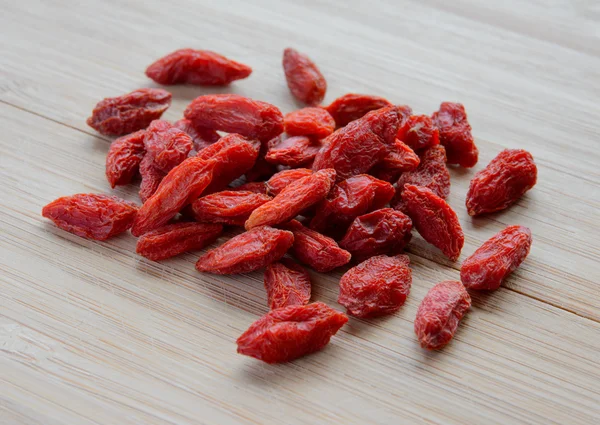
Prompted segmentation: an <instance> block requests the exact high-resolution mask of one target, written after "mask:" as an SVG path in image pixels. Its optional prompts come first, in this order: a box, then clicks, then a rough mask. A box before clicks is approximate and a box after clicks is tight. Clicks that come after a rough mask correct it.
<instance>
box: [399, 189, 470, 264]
mask: <svg viewBox="0 0 600 425" xmlns="http://www.w3.org/2000/svg"><path fill="white" fill-rule="evenodd" d="M402 200H403V201H404V205H405V211H406V214H408V216H409V217H410V218H411V219H412V221H413V224H414V225H415V228H416V229H417V231H418V232H419V234H420V235H421V236H423V239H425V240H426V241H427V242H429V243H430V244H432V245H433V246H435V247H437V248H439V249H440V250H441V251H442V252H443V253H444V255H445V256H446V257H448V258H449V259H450V260H452V261H456V260H457V259H458V257H459V256H460V251H461V250H462V247H463V245H464V243H465V237H464V234H463V231H462V227H461V226H460V222H459V221H458V217H457V216H456V213H455V212H454V210H453V209H452V208H451V207H450V205H448V204H447V203H446V201H444V200H443V199H442V198H440V197H439V196H437V195H436V194H435V193H433V192H432V191H431V190H429V189H427V188H426V187H421V186H414V185H409V184H407V185H406V186H404V192H402Z"/></svg>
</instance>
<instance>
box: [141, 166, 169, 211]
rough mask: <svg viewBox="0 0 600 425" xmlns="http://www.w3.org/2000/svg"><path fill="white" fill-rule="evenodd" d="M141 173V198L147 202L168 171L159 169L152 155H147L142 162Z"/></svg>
mask: <svg viewBox="0 0 600 425" xmlns="http://www.w3.org/2000/svg"><path fill="white" fill-rule="evenodd" d="M140 175H141V176H142V181H141V183H140V192H139V195H140V199H141V200H142V203H145V202H146V201H147V200H148V199H149V198H150V197H151V196H152V195H154V193H155V192H156V190H157V189H158V186H159V185H160V182H161V181H162V179H164V178H165V176H166V175H167V173H165V172H163V171H161V170H159V169H158V168H157V167H156V166H155V165H154V161H153V160H152V158H151V157H150V156H145V157H144V159H142V162H141V163H140Z"/></svg>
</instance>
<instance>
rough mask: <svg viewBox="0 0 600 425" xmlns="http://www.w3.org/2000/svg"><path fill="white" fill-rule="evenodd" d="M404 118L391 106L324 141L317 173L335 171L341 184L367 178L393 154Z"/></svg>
mask: <svg viewBox="0 0 600 425" xmlns="http://www.w3.org/2000/svg"><path fill="white" fill-rule="evenodd" d="M401 117H402V115H401V113H400V111H399V109H398V108H397V107H395V106H388V107H385V108H382V109H378V110H376V111H372V112H369V113H368V114H367V115H365V116H364V117H362V118H360V119H358V120H355V121H352V122H351V123H350V124H348V125H347V126H346V127H343V128H340V129H339V130H337V131H336V132H335V133H333V134H332V135H331V136H329V137H327V138H326V139H325V140H323V145H324V146H323V148H322V149H321V150H320V151H319V153H318V154H317V156H316V158H315V162H314V164H313V170H315V171H317V170H322V169H325V168H333V169H335V171H336V172H337V173H338V179H340V180H344V179H347V178H348V177H352V176H355V175H357V174H365V173H366V172H367V171H369V170H370V169H371V168H373V166H374V165H375V164H377V163H379V162H380V161H381V160H382V159H383V158H385V157H386V156H387V155H388V154H389V152H390V151H391V149H392V146H393V145H394V143H395V141H396V134H397V133H398V126H399V125H400V120H401Z"/></svg>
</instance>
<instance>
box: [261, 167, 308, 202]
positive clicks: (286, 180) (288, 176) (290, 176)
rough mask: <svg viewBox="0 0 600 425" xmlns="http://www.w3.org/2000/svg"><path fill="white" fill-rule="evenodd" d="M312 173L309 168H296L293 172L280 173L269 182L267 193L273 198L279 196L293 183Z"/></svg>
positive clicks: (284, 171)
mask: <svg viewBox="0 0 600 425" xmlns="http://www.w3.org/2000/svg"><path fill="white" fill-rule="evenodd" d="M312 173H313V172H312V170H309V169H307V168H295V169H293V170H283V171H280V172H278V173H277V174H274V175H273V177H271V178H270V179H269V180H268V181H267V183H266V185H267V193H268V194H269V195H271V196H277V195H279V194H280V193H281V191H282V190H283V189H285V188H286V187H288V186H289V185H290V184H291V183H293V182H295V181H296V180H300V179H302V178H304V177H306V176H310V175H311V174H312Z"/></svg>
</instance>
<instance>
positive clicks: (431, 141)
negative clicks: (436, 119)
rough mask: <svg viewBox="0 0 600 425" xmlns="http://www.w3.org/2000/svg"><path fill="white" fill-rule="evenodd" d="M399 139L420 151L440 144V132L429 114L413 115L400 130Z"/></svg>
mask: <svg viewBox="0 0 600 425" xmlns="http://www.w3.org/2000/svg"><path fill="white" fill-rule="evenodd" d="M396 137H397V138H398V139H400V140H402V141H403V142H404V143H406V144H407V145H408V146H409V147H410V148H411V149H413V150H415V151H420V150H421V149H427V148H430V147H432V146H436V145H439V144H440V132H439V130H438V128H437V127H436V126H435V125H434V124H433V121H432V119H431V118H429V117H428V116H427V115H411V116H410V117H408V118H407V119H406V120H405V121H404V123H403V124H402V126H401V127H400V129H399V130H398V135H397V136H396Z"/></svg>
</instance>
